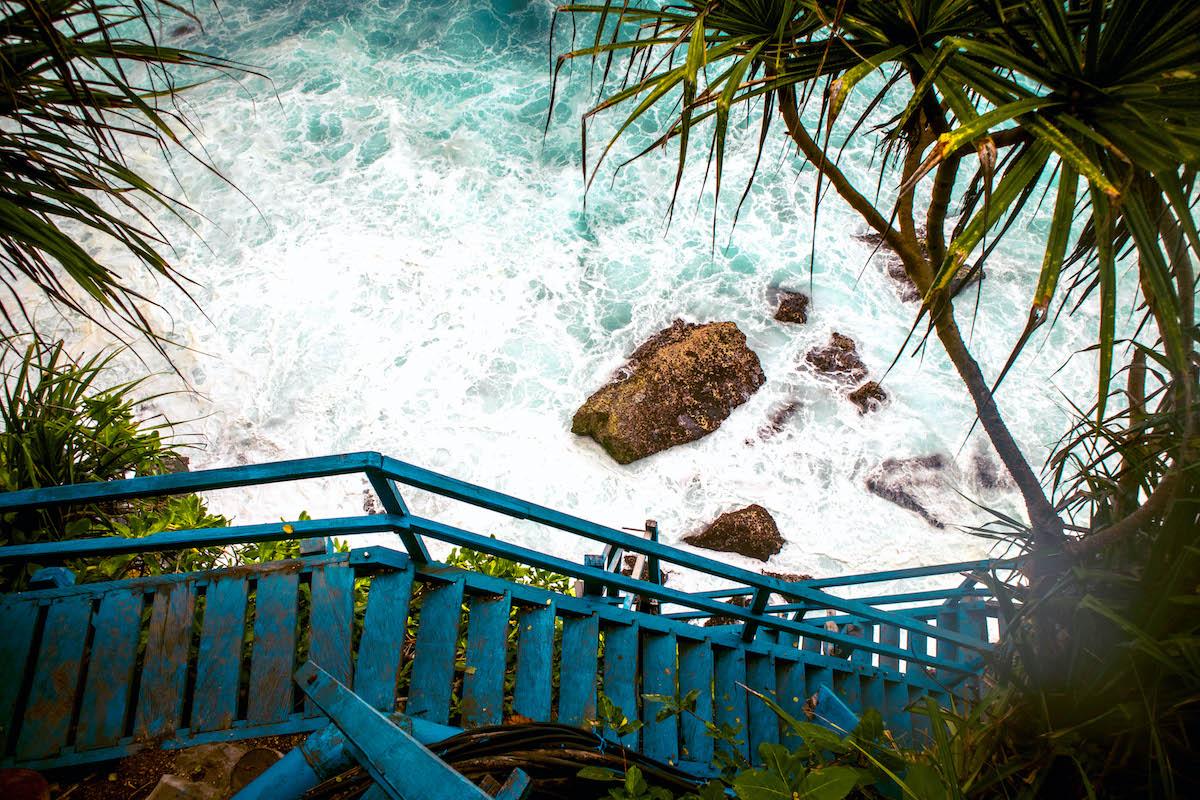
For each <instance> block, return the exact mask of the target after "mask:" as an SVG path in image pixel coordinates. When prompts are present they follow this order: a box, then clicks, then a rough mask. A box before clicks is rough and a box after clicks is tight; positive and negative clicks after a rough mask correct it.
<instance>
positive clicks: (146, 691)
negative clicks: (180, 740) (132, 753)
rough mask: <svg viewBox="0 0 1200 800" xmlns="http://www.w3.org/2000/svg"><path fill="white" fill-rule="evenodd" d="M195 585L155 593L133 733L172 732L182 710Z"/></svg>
mask: <svg viewBox="0 0 1200 800" xmlns="http://www.w3.org/2000/svg"><path fill="white" fill-rule="evenodd" d="M194 598H195V586H194V585H193V584H191V583H176V584H171V585H170V586H164V587H161V589H159V590H158V591H156V592H155V593H154V605H153V607H152V608H151V611H150V627H149V629H148V630H147V632H146V651H145V657H144V658H143V659H142V682H141V686H140V687H139V690H138V702H137V711H136V716H135V717H134V722H133V735H134V737H135V738H138V739H152V738H154V737H156V736H164V735H167V734H170V733H173V732H174V731H175V729H176V728H178V727H179V724H180V719H181V716H182V714H183V694H184V683H185V681H186V680H187V667H188V663H187V662H188V645H189V644H190V643H191V639H192V622H193V605H194Z"/></svg>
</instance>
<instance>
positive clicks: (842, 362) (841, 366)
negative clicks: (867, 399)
mask: <svg viewBox="0 0 1200 800" xmlns="http://www.w3.org/2000/svg"><path fill="white" fill-rule="evenodd" d="M804 360H805V361H807V362H808V363H809V364H810V365H811V366H812V367H813V369H815V370H816V371H817V372H819V373H821V374H822V375H828V376H829V377H831V378H835V379H837V380H839V381H842V382H844V383H857V382H858V381H861V380H862V379H863V378H865V377H867V365H866V364H864V363H863V360H862V359H861V358H859V355H858V347H857V346H856V345H855V344H854V340H853V339H851V338H850V337H849V336H843V335H842V334H840V333H838V332H837V331H834V332H833V335H832V336H831V337H830V338H829V344H827V345H825V346H824V347H814V348H813V349H812V350H809V351H808V353H807V355H805V356H804Z"/></svg>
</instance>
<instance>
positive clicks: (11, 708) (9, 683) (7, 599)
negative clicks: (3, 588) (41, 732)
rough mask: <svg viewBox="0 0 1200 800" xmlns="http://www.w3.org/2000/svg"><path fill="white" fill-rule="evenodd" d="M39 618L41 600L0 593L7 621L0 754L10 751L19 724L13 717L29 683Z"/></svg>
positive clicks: (0, 662) (0, 641) (0, 671)
mask: <svg viewBox="0 0 1200 800" xmlns="http://www.w3.org/2000/svg"><path fill="white" fill-rule="evenodd" d="M37 617H38V604H37V601H31V600H21V599H19V598H17V597H12V596H0V619H3V620H4V635H3V636H0V755H3V754H4V753H7V752H8V748H9V744H10V743H11V742H10V740H11V739H12V734H13V733H14V732H15V731H16V730H17V727H18V724H19V720H16V719H14V718H13V716H14V715H15V714H16V711H17V700H18V694H19V693H20V690H21V687H22V686H24V685H25V684H24V681H25V668H26V665H27V664H28V663H29V650H30V648H31V647H32V645H33V633H34V628H35V627H36V625H37Z"/></svg>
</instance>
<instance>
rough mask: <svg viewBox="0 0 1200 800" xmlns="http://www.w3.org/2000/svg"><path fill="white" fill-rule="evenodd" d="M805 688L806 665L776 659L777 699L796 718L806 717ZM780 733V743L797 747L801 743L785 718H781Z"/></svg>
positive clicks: (806, 696) (806, 697)
mask: <svg viewBox="0 0 1200 800" xmlns="http://www.w3.org/2000/svg"><path fill="white" fill-rule="evenodd" d="M805 688H806V686H805V679H804V665H803V664H801V663H798V662H795V661H786V660H784V659H776V661H775V701H776V702H778V703H779V705H780V707H782V708H783V710H784V711H786V712H787V713H789V714H791V715H792V716H793V717H794V718H796V719H804V701H805V700H807V699H808V695H807V694H805ZM779 734H780V735H779V741H780V743H781V744H783V745H785V746H787V747H796V746H797V745H799V744H800V741H801V740H800V737H799V736H798V735H796V733H795V732H794V731H792V729H791V726H789V725H788V724H787V723H785V722H784V721H783V720H780V724H779Z"/></svg>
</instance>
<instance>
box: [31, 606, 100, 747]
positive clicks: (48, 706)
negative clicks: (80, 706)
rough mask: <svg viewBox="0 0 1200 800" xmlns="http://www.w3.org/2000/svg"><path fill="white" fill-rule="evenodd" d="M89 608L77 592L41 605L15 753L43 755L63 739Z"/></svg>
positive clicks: (68, 725) (80, 663)
mask: <svg viewBox="0 0 1200 800" xmlns="http://www.w3.org/2000/svg"><path fill="white" fill-rule="evenodd" d="M91 613H92V609H91V604H90V603H88V602H87V601H86V600H85V599H83V598H79V597H75V598H67V599H65V600H59V601H57V602H55V603H52V604H51V605H50V608H49V609H48V610H47V612H46V624H45V628H44V629H43V632H42V642H43V645H42V648H41V652H40V653H39V654H38V660H37V666H36V667H35V668H34V672H33V685H32V686H31V687H30V690H29V700H28V704H27V705H26V706H25V715H24V720H23V724H22V725H21V733H20V736H19V738H18V739H17V758H20V759H33V758H44V757H46V756H49V755H53V754H54V753H57V752H58V751H59V750H60V749H62V748H63V747H64V746H65V745H66V744H67V736H68V734H69V733H70V724H71V709H72V708H73V707H74V705H75V696H76V692H77V691H78V686H79V679H80V667H81V665H82V662H83V648H84V645H85V643H86V637H87V629H88V619H89V617H91Z"/></svg>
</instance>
